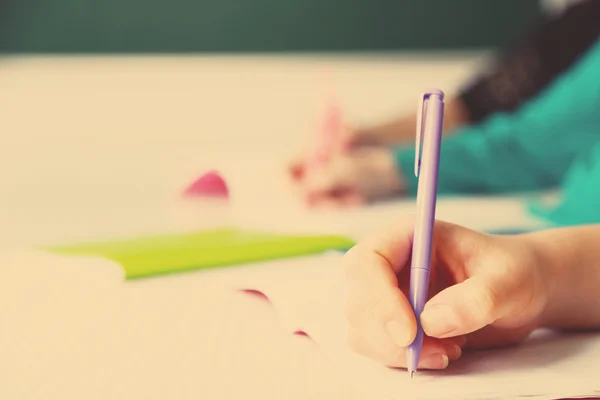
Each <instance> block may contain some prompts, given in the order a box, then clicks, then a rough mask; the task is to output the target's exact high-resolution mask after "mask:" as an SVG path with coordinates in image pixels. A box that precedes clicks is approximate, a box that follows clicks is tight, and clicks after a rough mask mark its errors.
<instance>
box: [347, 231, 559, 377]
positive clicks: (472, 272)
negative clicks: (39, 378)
mask: <svg viewBox="0 0 600 400" xmlns="http://www.w3.org/2000/svg"><path fill="white" fill-rule="evenodd" d="M412 231H413V225H412V221H405V222H404V223H399V224H398V226H396V227H395V228H393V229H390V230H389V231H387V232H383V233H382V234H380V235H378V236H375V237H373V238H371V239H370V240H366V241H364V242H363V243H360V244H358V245H357V246H355V247H354V248H353V249H351V250H350V251H349V252H348V253H347V255H346V256H345V271H346V275H347V280H348V289H349V291H348V296H349V298H348V319H349V323H350V335H349V338H348V339H349V343H350V345H351V346H352V348H353V349H354V350H355V351H357V352H359V353H361V354H363V355H365V356H367V357H370V358H373V359H375V360H377V361H379V362H380V363H382V364H385V365H388V366H392V367H405V366H406V356H405V348H406V347H407V346H408V345H409V344H410V343H412V341H413V340H414V338H415V335H416V329H417V327H416V321H415V317H414V313H413V311H412V308H411V306H410V304H409V301H408V299H407V293H408V290H409V273H410V254H411V246H412ZM528 240H529V239H528V237H527V236H525V235H523V236H490V235H485V234H482V233H479V232H475V231H471V230H468V229H466V228H462V227H459V226H456V225H452V224H449V223H444V222H441V221H437V222H436V223H435V228H434V240H433V246H434V247H433V250H432V266H431V267H432V269H431V276H430V287H429V295H430V300H429V301H428V303H427V304H426V306H425V309H424V311H423V313H422V314H421V324H422V326H423V329H424V331H425V334H426V337H425V340H424V343H423V352H422V355H421V360H420V362H419V368H423V369H443V368H446V367H447V366H448V363H449V362H450V361H454V360H456V359H458V358H459V357H460V355H461V353H462V348H463V347H465V346H466V347H468V348H491V347H499V346H506V345H511V344H515V343H517V342H520V341H522V340H523V339H525V338H526V337H527V336H528V335H529V334H530V333H531V332H532V331H533V330H534V329H535V328H537V327H538V326H539V324H540V323H541V318H542V313H543V312H544V309H545V306H546V304H547V301H548V291H549V285H550V284H549V282H550V280H551V277H549V276H548V273H547V272H548V271H545V270H544V271H542V268H543V264H542V263H540V262H537V259H538V258H537V257H538V256H537V253H536V252H535V250H534V248H535V247H534V246H532V245H530V243H529V242H528Z"/></svg>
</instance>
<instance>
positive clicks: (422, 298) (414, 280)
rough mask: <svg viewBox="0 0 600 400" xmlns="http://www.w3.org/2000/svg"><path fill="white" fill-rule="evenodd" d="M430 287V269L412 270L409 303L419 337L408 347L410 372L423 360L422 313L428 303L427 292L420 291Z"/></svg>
mask: <svg viewBox="0 0 600 400" xmlns="http://www.w3.org/2000/svg"><path fill="white" fill-rule="evenodd" d="M428 285H429V268H419V267H417V268H415V267H413V268H411V270H410V293H409V302H410V305H411V307H412V309H413V311H414V313H415V319H416V321H417V335H416V336H415V340H413V342H412V343H411V344H410V346H408V349H407V363H408V364H409V365H407V367H408V368H409V370H412V371H416V370H417V366H418V364H419V359H420V358H421V348H422V346H423V338H424V336H425V335H424V333H423V328H422V327H421V313H422V312H423V309H424V308H425V304H426V303H427V296H428V291H427V290H420V289H421V288H427V286H428Z"/></svg>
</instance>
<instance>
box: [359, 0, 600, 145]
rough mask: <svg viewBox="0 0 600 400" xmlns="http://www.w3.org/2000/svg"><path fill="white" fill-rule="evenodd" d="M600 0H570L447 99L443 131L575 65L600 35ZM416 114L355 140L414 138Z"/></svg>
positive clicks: (362, 132)
mask: <svg viewBox="0 0 600 400" xmlns="http://www.w3.org/2000/svg"><path fill="white" fill-rule="evenodd" d="M598 21H600V1H594V0H588V1H583V2H580V3H577V4H575V5H573V6H571V7H570V8H569V9H567V11H565V12H564V13H562V14H561V15H559V16H556V17H552V18H550V19H547V20H544V21H542V22H541V23H540V24H539V25H537V26H536V28H535V29H534V30H533V31H532V32H531V33H529V34H527V35H525V36H524V37H523V38H522V39H521V40H520V41H519V42H517V44H516V45H514V46H512V47H509V48H508V49H507V50H506V51H504V52H503V53H501V54H500V56H499V57H498V58H497V59H496V60H495V62H494V63H493V64H492V66H491V67H490V68H489V69H484V70H483V71H482V72H481V73H480V74H478V75H476V76H475V78H474V79H473V80H472V81H471V82H470V83H468V84H467V85H465V87H464V88H463V89H462V90H461V91H459V93H458V94H457V96H456V97H454V98H451V99H448V101H447V102H446V111H445V118H444V134H448V133H454V132H455V131H456V130H457V129H459V128H461V127H462V126H465V125H469V124H472V123H478V122H481V121H483V120H485V119H486V118H488V117H489V116H490V115H492V114H494V113H498V112H512V111H514V110H516V109H517V108H518V107H519V106H521V105H522V104H523V103H525V102H526V101H528V100H530V99H532V98H533V97H535V96H536V95H538V94H539V93H540V92H541V91H542V90H544V89H545V88H546V87H547V86H548V85H549V84H550V83H552V82H553V81H554V80H555V79H556V78H557V77H558V76H560V75H561V74H562V73H564V72H565V71H567V70H568V69H569V68H570V67H571V66H573V65H574V64H575V63H576V62H577V61H578V60H579V59H580V58H581V56H582V55H583V54H585V52H586V51H587V50H588V49H589V48H590V47H591V46H592V44H593V43H594V42H595V41H596V39H597V38H598V36H600V23H598ZM415 125H416V115H415V114H411V115H407V116H403V117H401V118H398V119H395V120H392V121H390V122H388V123H384V124H381V125H377V126H373V127H366V128H364V129H358V130H356V132H354V136H355V139H354V142H356V143H357V144H371V143H380V144H391V145H393V144H397V143H403V142H407V141H412V140H413V139H414V129H415Z"/></svg>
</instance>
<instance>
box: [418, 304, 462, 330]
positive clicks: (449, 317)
mask: <svg viewBox="0 0 600 400" xmlns="http://www.w3.org/2000/svg"><path fill="white" fill-rule="evenodd" d="M457 324H458V318H457V316H456V314H455V313H454V311H452V309H451V308H450V307H448V306H445V305H435V306H431V307H427V306H425V309H424V310H423V313H422V314H421V326H422V327H423V330H425V332H426V333H427V335H429V336H433V337H436V338H443V337H446V336H449V335H450V334H452V332H454V331H455V330H456V329H457V328H458V326H457Z"/></svg>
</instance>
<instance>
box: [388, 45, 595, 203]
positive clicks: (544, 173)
mask: <svg viewBox="0 0 600 400" xmlns="http://www.w3.org/2000/svg"><path fill="white" fill-rule="evenodd" d="M599 71H600V40H598V41H597V42H596V43H595V44H594V46H592V47H591V48H590V50H589V51H588V53H587V54H586V55H585V56H584V57H582V58H581V59H580V60H579V62H578V63H577V64H576V65H574V66H573V67H572V68H571V70H569V71H568V72H567V73H566V74H565V75H563V76H561V77H560V78H558V79H557V80H556V81H555V82H554V83H553V84H552V85H550V86H549V87H548V88H547V89H546V90H544V91H543V92H542V93H540V95H538V96H537V97H535V98H534V99H532V100H531V101H529V102H528V103H526V104H525V105H523V107H522V108H520V109H519V110H518V111H516V112H515V113H512V114H496V115H494V116H492V117H491V118H489V119H488V120H486V121H485V122H484V123H482V124H479V125H474V126H467V127H465V128H463V129H461V130H459V131H457V132H455V133H454V134H452V135H451V136H449V137H447V138H445V139H444V140H443V142H442V147H441V155H440V170H439V178H438V179H439V181H438V191H439V193H440V194H452V193H506V192H517V191H529V190H539V189H546V188H550V187H555V186H557V185H559V184H560V182H561V181H562V179H563V177H564V175H565V173H566V171H567V170H568V169H569V166H570V165H571V163H572V162H573V161H574V159H575V157H577V155H578V154H580V153H581V152H582V151H583V150H584V149H589V148H590V147H592V146H593V145H594V144H595V143H596V142H597V141H599V140H600V72H599ZM414 151H415V150H414V147H412V146H411V147H402V148H397V149H395V150H394V152H395V159H396V162H397V166H398V168H399V171H400V173H401V174H402V176H403V177H404V179H405V181H406V185H407V190H408V192H409V193H410V194H414V193H415V192H416V178H415V177H414V174H413V173H412V172H413V168H414V161H415V154H414Z"/></svg>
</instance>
